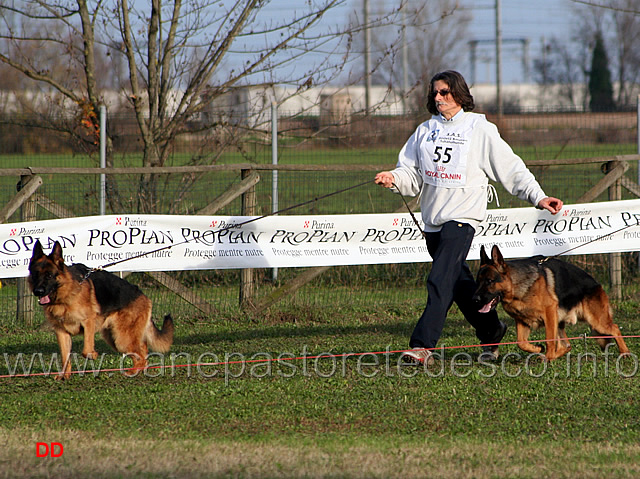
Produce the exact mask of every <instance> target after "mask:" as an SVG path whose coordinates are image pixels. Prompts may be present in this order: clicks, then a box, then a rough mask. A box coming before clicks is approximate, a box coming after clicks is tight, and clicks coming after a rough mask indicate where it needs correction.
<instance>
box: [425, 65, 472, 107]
mask: <svg viewBox="0 0 640 479" xmlns="http://www.w3.org/2000/svg"><path fill="white" fill-rule="evenodd" d="M438 80H442V81H443V82H445V83H446V84H447V85H448V86H449V90H451V95H452V96H453V99H454V100H455V101H456V103H457V104H458V105H460V106H461V107H462V109H463V110H464V111H473V109H474V108H475V107H476V105H475V103H474V102H473V96H472V95H471V92H470V91H469V87H468V86H467V82H466V81H465V80H464V77H463V76H462V75H461V74H460V73H458V72H456V71H453V70H446V71H443V72H440V73H436V74H435V75H434V76H433V78H432V79H431V82H430V83H429V96H428V98H427V110H429V113H431V114H433V115H437V114H438V113H440V112H439V111H438V108H437V107H436V96H435V95H434V94H433V84H434V83H435V82H437V81H438Z"/></svg>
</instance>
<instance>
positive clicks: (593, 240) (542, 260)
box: [538, 224, 638, 264]
mask: <svg viewBox="0 0 640 479" xmlns="http://www.w3.org/2000/svg"><path fill="white" fill-rule="evenodd" d="M632 226H638V225H637V224H635V225H634V224H631V225H627V226H623V227H622V228H620V229H617V230H615V231H612V232H610V233H607V234H604V235H602V236H598V237H597V238H594V239H592V240H590V241H587V242H586V243H582V244H579V245H578V246H574V247H573V248H569V249H568V250H566V251H563V252H562V253H558V254H555V255H553V256H547V257H545V258H542V259H540V260H538V263H539V264H542V263H546V262H547V261H549V260H550V259H555V258H557V257H558V256H562V255H565V254H567V253H568V252H570V251H573V250H575V249H578V248H582V247H583V246H587V245H588V244H591V243H594V242H596V241H600V240H601V239H603V238H606V237H607V236H611V235H614V234H616V233H619V232H620V231H624V230H626V229H627V228H631V227H632Z"/></svg>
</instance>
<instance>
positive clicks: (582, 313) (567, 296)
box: [473, 246, 629, 361]
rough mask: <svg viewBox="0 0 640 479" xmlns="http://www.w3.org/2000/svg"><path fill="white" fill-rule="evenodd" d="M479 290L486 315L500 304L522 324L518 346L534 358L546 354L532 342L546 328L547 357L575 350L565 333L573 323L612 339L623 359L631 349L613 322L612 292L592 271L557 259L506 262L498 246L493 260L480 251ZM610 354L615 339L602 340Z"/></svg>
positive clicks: (518, 326)
mask: <svg viewBox="0 0 640 479" xmlns="http://www.w3.org/2000/svg"><path fill="white" fill-rule="evenodd" d="M477 283H478V289H477V290H476V292H475V294H474V296H473V299H474V301H476V302H477V303H478V304H481V305H482V308H481V309H480V312H483V313H486V312H489V311H491V310H492V309H493V308H495V307H496V306H497V305H498V303H499V302H502V307H503V308H504V310H505V311H506V312H507V313H508V314H509V316H511V317H512V318H513V319H514V320H515V322H516V333H517V338H518V346H519V347H520V349H522V350H523V351H527V352H529V353H540V352H541V351H542V347H540V346H535V345H533V344H531V343H530V342H529V333H530V332H531V329H532V328H534V329H537V328H538V327H539V326H544V328H545V333H546V334H545V336H546V340H547V341H546V342H547V346H546V354H545V356H546V358H547V360H549V361H551V360H553V359H556V358H559V357H560V356H562V355H564V354H566V353H567V352H568V351H569V350H570V349H571V346H570V344H569V340H568V339H567V335H566V333H565V330H564V328H565V326H566V325H567V324H576V322H577V321H585V322H587V323H588V324H589V326H591V329H592V330H593V331H595V332H596V333H598V335H599V336H612V337H613V338H614V339H615V341H616V343H617V345H618V350H619V352H620V354H621V355H622V354H628V353H629V349H628V348H627V345H626V344H625V342H624V340H623V339H622V337H621V333H620V328H618V326H616V324H615V323H614V322H613V313H612V310H611V306H610V305H609V298H608V296H607V293H606V292H605V291H604V289H602V286H601V285H600V284H599V283H598V282H597V281H596V280H595V279H594V278H593V277H591V276H590V275H589V274H588V273H587V272H586V271H584V270H582V269H580V268H579V267H577V266H575V265H573V264H571V263H567V262H565V261H561V260H559V259H555V258H545V257H544V256H535V257H532V258H527V259H517V260H510V261H505V260H504V258H503V257H502V253H501V252H500V249H499V248H498V247H497V246H493V248H492V250H491V258H489V256H487V253H486V251H485V249H484V246H482V247H481V249H480V269H479V270H478V275H477ZM597 341H598V344H599V345H600V347H601V348H602V349H603V350H604V349H605V347H606V345H607V344H608V343H609V342H610V341H611V339H610V338H598V339H597Z"/></svg>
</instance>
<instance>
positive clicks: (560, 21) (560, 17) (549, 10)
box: [265, 0, 575, 83]
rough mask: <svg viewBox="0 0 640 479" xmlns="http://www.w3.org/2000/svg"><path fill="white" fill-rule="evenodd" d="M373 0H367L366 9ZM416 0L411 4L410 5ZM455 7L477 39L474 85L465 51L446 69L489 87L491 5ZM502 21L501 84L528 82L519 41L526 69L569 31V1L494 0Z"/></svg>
mask: <svg viewBox="0 0 640 479" xmlns="http://www.w3.org/2000/svg"><path fill="white" fill-rule="evenodd" d="M292 1H293V2H303V1H304V2H306V1H308V0H272V2H271V3H270V4H268V6H267V7H266V12H265V13H267V14H269V15H273V16H281V15H286V14H287V12H289V11H290V10H291V5H292V3H291V2H292ZM377 1H378V0H369V4H370V5H371V7H370V9H371V8H373V6H374V5H375V4H376V3H377ZM385 1H386V2H387V4H388V5H397V4H398V0H385ZM411 1H416V0H411ZM423 1H425V2H426V5H427V8H429V7H430V6H433V7H434V8H435V6H436V2H435V1H434V0H423ZM459 1H460V6H461V7H463V8H466V9H470V11H471V13H472V16H473V20H472V22H471V25H470V27H469V32H470V39H472V40H478V41H479V42H480V43H479V47H478V61H477V63H476V69H475V78H474V79H475V82H474V81H473V80H474V79H472V78H471V76H472V73H473V71H472V68H471V61H470V54H469V49H468V48H465V51H464V52H461V64H460V65H455V66H452V68H453V69H456V70H458V71H460V72H461V73H463V75H464V76H465V78H467V80H468V81H469V82H471V83H494V82H495V78H496V66H495V38H496V24H495V13H496V8H495V6H496V0H459ZM500 4H501V8H500V10H501V17H502V22H501V25H502V38H503V46H502V82H503V83H522V82H526V81H533V79H532V77H531V75H530V74H529V75H528V76H527V74H526V70H525V69H524V68H523V65H522V55H523V49H522V42H521V40H522V39H527V40H528V42H529V46H528V56H529V62H528V63H529V66H531V65H532V64H533V59H534V58H536V57H539V56H540V54H541V48H542V44H543V41H544V39H546V40H549V39H550V38H551V37H553V36H555V37H556V38H560V39H568V38H569V35H570V33H571V26H572V17H573V15H572V13H571V9H572V6H574V5H575V2H572V1H571V0H500ZM362 5H363V0H346V1H345V3H344V4H343V5H342V6H340V7H338V8H335V9H334V10H333V11H332V13H331V15H333V16H334V18H335V21H336V22H341V21H342V20H343V19H345V18H349V16H350V15H351V14H352V12H353V11H358V12H360V11H361V10H362Z"/></svg>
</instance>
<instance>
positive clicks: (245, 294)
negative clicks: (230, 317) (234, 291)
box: [240, 170, 256, 309]
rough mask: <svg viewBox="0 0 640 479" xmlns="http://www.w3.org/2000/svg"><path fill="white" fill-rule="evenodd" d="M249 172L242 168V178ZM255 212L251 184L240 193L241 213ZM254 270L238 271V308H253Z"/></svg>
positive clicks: (254, 189)
mask: <svg viewBox="0 0 640 479" xmlns="http://www.w3.org/2000/svg"><path fill="white" fill-rule="evenodd" d="M250 174H251V170H242V179H243V180H244V179H245V178H247V177H248V176H249V175H250ZM255 214H256V188H255V186H252V187H251V188H249V189H248V190H247V191H246V192H245V193H243V194H242V215H243V216H254V215H255ZM255 287H256V286H255V271H254V270H253V268H246V269H243V270H242V271H241V272H240V308H241V309H253V298H254V296H255Z"/></svg>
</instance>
